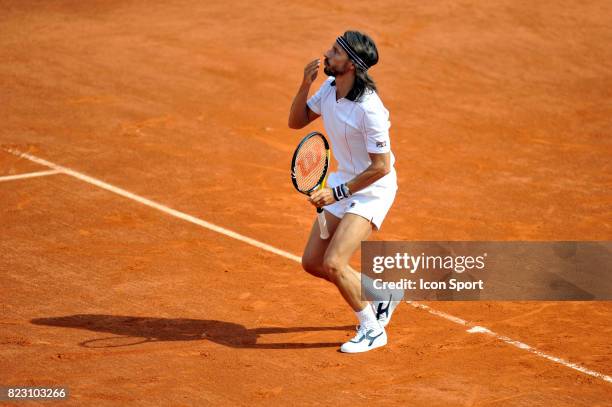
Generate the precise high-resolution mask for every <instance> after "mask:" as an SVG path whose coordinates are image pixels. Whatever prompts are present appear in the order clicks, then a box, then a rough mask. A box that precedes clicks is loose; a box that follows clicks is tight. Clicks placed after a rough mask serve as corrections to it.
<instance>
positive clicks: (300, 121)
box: [288, 83, 310, 129]
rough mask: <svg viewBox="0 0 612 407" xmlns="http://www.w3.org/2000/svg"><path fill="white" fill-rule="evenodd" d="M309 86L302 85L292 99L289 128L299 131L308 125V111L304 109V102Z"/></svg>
mask: <svg viewBox="0 0 612 407" xmlns="http://www.w3.org/2000/svg"><path fill="white" fill-rule="evenodd" d="M309 90H310V84H305V83H302V85H301V86H300V89H299V90H298V92H297V94H296V95H295V97H294V98H293V103H292V104H291V110H289V123H288V124H289V128H291V129H301V128H302V127H304V126H306V125H307V124H308V110H307V109H306V100H307V98H308V92H309Z"/></svg>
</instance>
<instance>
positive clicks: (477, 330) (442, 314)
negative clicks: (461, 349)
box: [406, 301, 612, 383]
mask: <svg viewBox="0 0 612 407" xmlns="http://www.w3.org/2000/svg"><path fill="white" fill-rule="evenodd" d="M406 303H408V304H409V305H412V306H413V307H414V308H418V309H422V310H425V311H427V312H429V313H430V314H433V315H436V316H438V317H440V318H444V319H447V320H449V321H452V322H454V323H456V324H459V325H463V326H466V327H468V328H469V329H468V330H467V332H469V333H471V334H473V333H482V334H487V335H490V336H492V337H494V338H495V339H498V340H500V341H502V342H505V343H507V344H508V345H512V346H514V347H516V348H519V349H523V350H526V351H527V352H530V353H533V354H534V355H537V356H539V357H541V358H544V359H548V360H550V361H552V362H555V363H559V364H560V365H563V366H566V367H569V368H571V369H574V370H577V371H579V372H581V373H584V374H588V375H590V376H594V377H597V378H599V379H602V380H604V381H606V382H608V383H612V377H610V376H607V375H605V374H603V373H599V372H596V371H594V370H591V369H587V368H586V367H582V366H580V365H578V364H576V363H572V362H569V361H567V360H565V359H561V358H558V357H556V356H552V355H549V354H548V353H544V352H542V351H540V350H537V349H536V348H533V347H531V346H529V345H527V344H526V343H523V342H520V341H517V340H514V339H512V338H508V337H507V336H504V335H500V334H497V333H495V332H493V331H491V330H490V329H488V328H485V327H483V326H479V325H472V324H470V323H469V322H467V321H465V320H463V319H461V318H457V317H455V316H453V315H450V314H447V313H446V312H442V311H438V310H436V309H433V308H431V307H429V306H427V305H425V304H419V303H417V302H414V301H406Z"/></svg>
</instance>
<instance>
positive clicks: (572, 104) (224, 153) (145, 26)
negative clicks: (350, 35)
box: [0, 0, 612, 406]
mask: <svg viewBox="0 0 612 407" xmlns="http://www.w3.org/2000/svg"><path fill="white" fill-rule="evenodd" d="M611 16H612V4H611V3H610V2H607V1H603V0H602V1H588V2H567V1H555V2H552V1H540V2H524V1H490V2H475V1H456V2H453V1H444V2H417V1H412V2H397V1H385V2H350V3H349V2H345V3H334V2H321V1H311V2H301V3H298V2H272V1H263V2H248V1H242V0H240V1H236V2H198V1H192V0H185V1H178V0H173V1H93V0H92V1H87V2H81V1H76V0H74V1H59V0H57V1H18V0H14V1H5V0H0V59H1V60H2V63H1V64H0V83H1V84H2V91H1V93H0V117H1V118H2V125H1V126H0V144H1V147H2V148H1V149H0V202H1V206H0V210H1V212H0V221H1V222H2V228H1V232H0V236H1V239H0V269H1V274H0V296H1V297H2V301H1V311H0V312H1V314H0V386H9V385H18V386H67V387H68V388H69V391H70V397H69V399H68V400H67V401H62V402H30V403H29V405H35V404H37V403H38V404H40V405H54V404H65V405H92V406H98V405H143V406H145V405H147V406H150V405H185V406H187V405H351V406H354V405H386V406H393V405H407V406H408V405H409V406H553V405H554V406H605V405H607V406H610V405H612V401H611V400H612V377H611V376H612V360H611V355H612V345H611V337H612V328H611V316H612V303H610V302H609V301H608V302H606V301H603V302H595V301H591V302H586V301H585V302H567V301H566V302H501V301H499V302H482V301H477V302H476V301H475V302H433V301H432V302H426V303H405V304H401V305H400V307H399V308H398V310H397V311H396V314H395V315H394V319H393V321H392V323H391V325H390V326H389V328H388V335H389V345H388V346H386V347H384V348H381V349H378V350H376V351H373V352H369V353H367V354H362V355H344V354H341V353H339V352H338V346H339V345H340V344H341V343H342V342H344V341H346V340H348V339H349V338H350V337H352V335H353V334H354V326H355V318H354V315H353V314H352V312H351V310H350V309H349V308H348V306H347V305H346V304H345V303H344V301H343V300H342V298H341V297H340V295H339V294H338V293H337V290H336V288H335V287H333V286H332V285H329V284H326V283H324V282H322V281H321V280H317V279H315V278H313V277H312V276H310V275H308V274H307V273H305V272H304V271H303V270H302V269H301V266H300V264H299V256H300V255H301V251H302V248H303V246H304V243H305V242H306V238H307V235H308V232H309V228H310V225H311V224H312V222H313V220H314V213H313V208H312V206H310V205H309V204H308V203H307V202H306V201H305V198H304V196H302V195H300V194H298V193H297V192H296V191H295V190H294V189H293V186H292V185H291V181H290V177H289V166H290V161H291V154H292V152H293V150H294V148H295V145H296V143H297V142H298V141H299V140H300V139H301V137H302V136H303V135H304V134H306V132H308V131H312V130H322V129H323V125H322V123H321V121H320V120H319V121H316V122H314V123H313V124H312V125H310V126H309V127H308V128H306V129H303V130H290V129H288V127H287V115H288V111H289V107H290V105H291V101H292V99H293V96H294V95H295V92H296V91H297V88H298V86H299V84H300V81H301V78H302V72H303V67H304V65H305V64H306V63H307V62H308V61H310V60H312V59H314V58H316V57H320V56H321V55H322V54H323V52H324V51H325V50H326V49H327V48H328V47H329V46H330V44H331V43H332V42H333V41H334V39H335V37H336V36H337V35H339V34H340V33H341V32H343V31H344V30H346V29H349V28H355V29H360V30H363V31H365V32H367V33H369V34H370V35H371V36H372V37H373V38H374V39H375V40H376V41H377V45H378V48H379V51H380V55H381V61H380V63H379V64H378V65H377V66H376V67H374V68H373V69H372V71H371V74H372V76H373V77H374V78H375V79H376V81H377V85H378V87H379V93H380V96H381V98H382V100H383V102H384V103H385V105H386V107H387V108H388V109H389V111H390V113H391V122H392V127H391V140H392V148H393V151H394V154H395V156H396V159H397V162H396V169H397V173H398V177H399V180H398V182H399V191H398V195H397V199H396V201H395V204H394V206H393V208H392V209H391V211H390V213H389V215H388V217H387V219H386V221H385V223H384V225H383V227H382V229H381V231H380V232H378V233H377V234H375V235H374V236H373V239H376V240H502V241H507V240H508V241H509V240H533V241H554V240H588V241H591V240H612V222H611V219H612V195H611V193H610V191H611V187H612V120H611V119H610V118H611V117H612V102H611V101H612V25H611V24H610V22H611V19H610V17H611ZM323 80H324V75H323V74H322V73H320V75H319V77H318V79H317V82H316V83H315V86H316V87H318V85H319V84H320V83H321V82H322V81H323ZM358 260H359V259H358V258H357V257H356V258H355V261H356V262H357V263H356V265H358ZM485 328H486V329H488V330H489V331H485V330H484V329H485ZM26 404H28V403H26ZM7 405H14V404H13V403H9V404H7Z"/></svg>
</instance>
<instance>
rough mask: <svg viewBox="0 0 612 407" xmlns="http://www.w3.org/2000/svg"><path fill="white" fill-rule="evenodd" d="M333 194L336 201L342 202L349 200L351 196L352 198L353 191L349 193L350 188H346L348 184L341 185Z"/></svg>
mask: <svg viewBox="0 0 612 407" xmlns="http://www.w3.org/2000/svg"><path fill="white" fill-rule="evenodd" d="M332 192H333V194H334V199H335V200H336V201H340V200H342V199H345V198H348V197H349V196H351V191H349V189H348V187H347V186H346V184H340V185H338V186H336V187H333V188H332Z"/></svg>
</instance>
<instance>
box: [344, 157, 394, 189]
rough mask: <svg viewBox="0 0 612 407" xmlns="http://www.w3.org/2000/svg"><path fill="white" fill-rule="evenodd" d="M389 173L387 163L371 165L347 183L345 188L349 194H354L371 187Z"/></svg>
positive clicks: (389, 169) (389, 168)
mask: <svg viewBox="0 0 612 407" xmlns="http://www.w3.org/2000/svg"><path fill="white" fill-rule="evenodd" d="M390 171H391V167H390V165H389V164H388V163H383V162H376V163H372V164H370V166H369V167H368V168H366V169H365V171H363V172H362V173H361V174H359V175H357V176H356V177H355V178H353V179H352V180H350V181H349V182H347V183H346V186H347V187H348V188H349V190H350V192H351V194H354V193H355V192H357V191H359V190H361V189H364V188H366V187H368V186H370V185H372V184H373V183H375V182H376V181H378V180H379V179H381V178H382V177H384V176H385V175H387V174H388V173H389V172H390Z"/></svg>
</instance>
